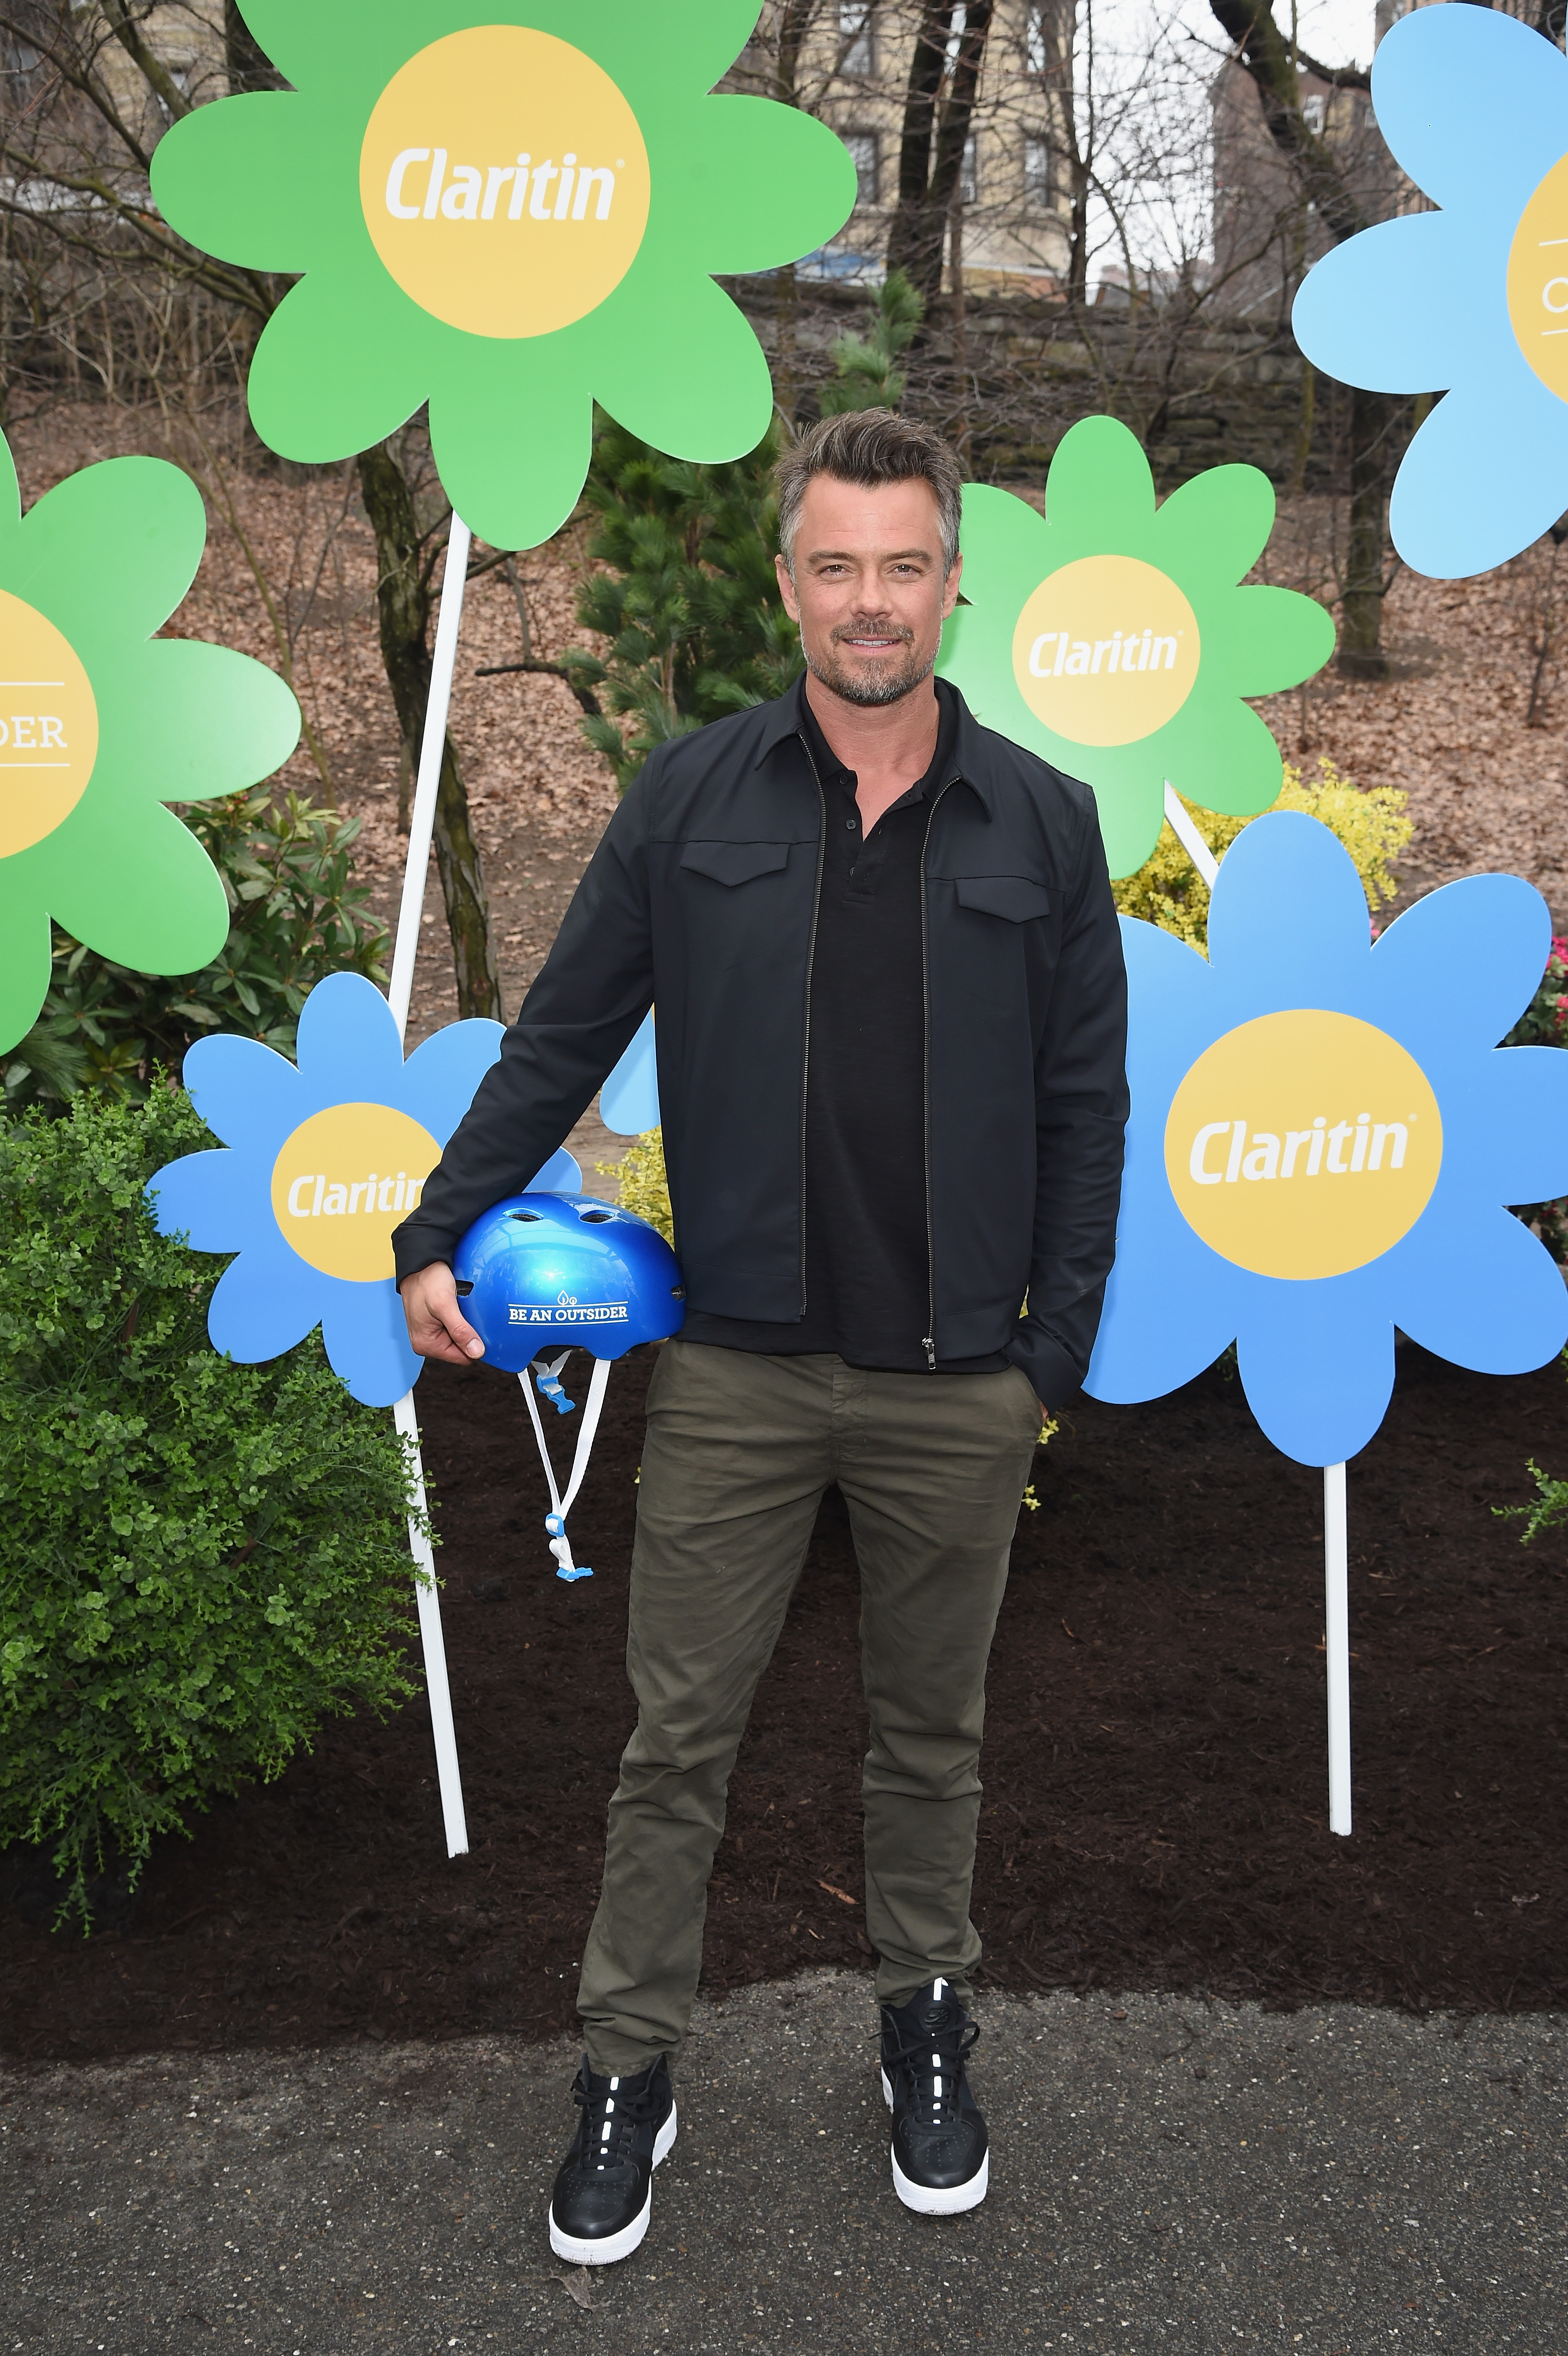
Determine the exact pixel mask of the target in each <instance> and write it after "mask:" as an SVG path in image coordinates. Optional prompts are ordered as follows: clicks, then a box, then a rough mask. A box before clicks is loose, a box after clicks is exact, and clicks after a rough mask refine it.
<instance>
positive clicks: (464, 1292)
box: [457, 1276, 474, 1301]
mask: <svg viewBox="0 0 1568 2356" xmlns="http://www.w3.org/2000/svg"><path fill="white" fill-rule="evenodd" d="M473 1290H474V1287H473V1286H472V1285H471V1284H470V1283H469V1281H468V1279H467V1278H466V1277H465V1276H460V1277H459V1278H458V1280H457V1294H458V1298H459V1300H460V1301H466V1299H467V1298H468V1295H469V1294H470V1293H471V1292H472V1291H473Z"/></svg>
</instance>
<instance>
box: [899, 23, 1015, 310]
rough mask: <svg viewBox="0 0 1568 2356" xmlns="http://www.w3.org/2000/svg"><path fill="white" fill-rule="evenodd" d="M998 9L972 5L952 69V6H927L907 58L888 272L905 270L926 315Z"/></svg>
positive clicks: (936, 286)
mask: <svg viewBox="0 0 1568 2356" xmlns="http://www.w3.org/2000/svg"><path fill="white" fill-rule="evenodd" d="M994 5H995V0H969V6H968V9H967V12H966V14H965V24H964V30H963V32H962V33H961V34H960V35H959V37H958V52H957V55H956V57H955V59H953V60H952V62H951V65H950V64H949V60H948V55H947V45H948V43H949V41H950V40H951V39H952V37H953V20H954V16H955V13H956V6H955V0H930V5H928V6H927V8H926V10H925V12H924V14H923V16H922V18H921V22H920V29H919V31H918V32H917V33H916V35H915V41H914V48H913V50H912V53H911V57H910V67H909V80H908V81H907V83H906V84H905V87H904V112H903V128H902V131H901V135H900V139H899V197H898V204H897V207H896V209H895V210H894V213H893V217H892V220H891V223H890V224H889V228H888V268H889V269H890V271H891V270H901V271H902V272H903V273H904V275H905V277H906V278H908V280H909V282H910V284H911V285H912V286H913V287H914V289H915V291H916V293H917V294H918V295H920V296H921V298H922V300H923V303H924V305H925V307H926V312H927V314H928V315H929V314H930V311H931V308H932V305H933V304H934V303H936V302H937V301H938V299H939V298H940V296H941V294H942V264H943V247H944V243H945V241H946V233H947V216H948V213H949V211H950V210H951V209H952V205H953V200H954V198H955V196H956V194H957V191H958V186H959V179H960V176H961V175H962V172H963V169H964V149H965V145H966V144H967V141H968V137H969V133H970V128H971V126H972V124H973V122H974V117H975V101H976V95H977V94H978V91H979V87H980V70H981V67H982V66H983V65H984V63H985V58H986V44H987V39H988V38H989V36H990V30H991V16H992V12H993V8H994Z"/></svg>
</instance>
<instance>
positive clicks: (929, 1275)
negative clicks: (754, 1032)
mask: <svg viewBox="0 0 1568 2356" xmlns="http://www.w3.org/2000/svg"><path fill="white" fill-rule="evenodd" d="M957 783H958V779H957V778H956V777H955V776H953V777H949V778H948V780H947V785H945V786H943V787H940V788H939V789H938V791H937V792H936V793H935V794H933V797H932V803H931V809H930V812H929V814H928V816H927V818H926V821H925V841H923V843H922V844H921V847H920V987H921V1002H922V1005H923V1010H924V1017H925V1064H924V1087H925V1282H926V1323H927V1325H928V1327H929V1328H930V1331H929V1332H928V1333H924V1334H923V1336H922V1337H921V1344H920V1346H921V1348H922V1349H923V1351H924V1352H925V1371H926V1373H927V1374H928V1375H933V1374H934V1373H935V1372H936V1223H935V1220H934V1219H933V1215H932V1209H931V939H930V919H929V916H928V914H927V910H926V899H925V882H926V878H925V854H926V852H927V851H929V850H930V848H931V830H932V828H933V826H934V825H935V823H936V807H937V804H938V803H939V802H940V801H941V799H942V797H943V795H944V793H945V792H946V791H947V787H948V786H955V785H956V784H957Z"/></svg>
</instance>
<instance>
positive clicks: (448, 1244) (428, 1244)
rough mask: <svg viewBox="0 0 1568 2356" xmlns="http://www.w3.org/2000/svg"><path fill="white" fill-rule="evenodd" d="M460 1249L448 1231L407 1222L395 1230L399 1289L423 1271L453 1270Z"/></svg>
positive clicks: (418, 1221) (394, 1266)
mask: <svg viewBox="0 0 1568 2356" xmlns="http://www.w3.org/2000/svg"><path fill="white" fill-rule="evenodd" d="M456 1248H457V1247H456V1245H455V1244H454V1243H453V1239H452V1237H450V1236H449V1235H447V1234H446V1232H445V1230H444V1229H443V1228H441V1227H437V1226H429V1227H427V1226H423V1225H422V1224H421V1222H420V1220H419V1219H418V1218H417V1217H416V1218H413V1219H405V1220H404V1221H403V1223H402V1226H400V1227H394V1228H393V1229H392V1268H393V1272H394V1277H395V1280H396V1281H397V1283H398V1284H399V1285H401V1284H402V1282H403V1280H404V1279H405V1278H406V1277H411V1276H417V1275H418V1274H419V1272H420V1270H421V1268H434V1267H436V1266H437V1265H438V1264H439V1265H440V1266H442V1267H443V1268H450V1267H451V1266H452V1256H453V1252H454V1251H455V1250H456Z"/></svg>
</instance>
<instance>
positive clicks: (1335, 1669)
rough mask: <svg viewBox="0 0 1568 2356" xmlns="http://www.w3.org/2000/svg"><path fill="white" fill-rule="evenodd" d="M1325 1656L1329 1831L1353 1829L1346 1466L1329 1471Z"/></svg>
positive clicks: (1327, 1467)
mask: <svg viewBox="0 0 1568 2356" xmlns="http://www.w3.org/2000/svg"><path fill="white" fill-rule="evenodd" d="M1323 1594H1324V1606H1325V1609H1324V1616H1323V1628H1324V1657H1325V1660H1326V1662H1327V1665H1328V1829H1329V1831H1330V1832H1331V1833H1349V1829H1350V1599H1349V1541H1348V1536H1347V1526H1346V1518H1345V1468H1344V1466H1343V1465H1342V1464H1325V1466H1324V1467H1323Z"/></svg>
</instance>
